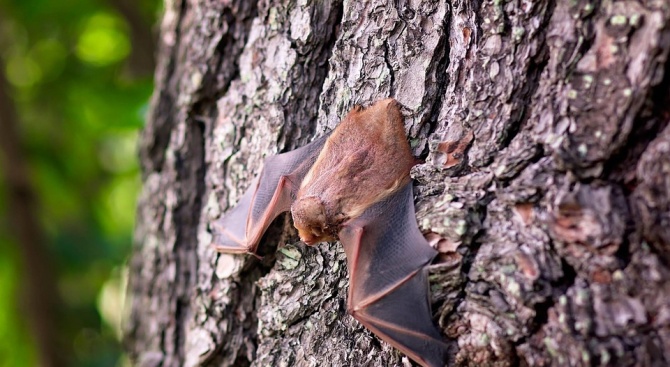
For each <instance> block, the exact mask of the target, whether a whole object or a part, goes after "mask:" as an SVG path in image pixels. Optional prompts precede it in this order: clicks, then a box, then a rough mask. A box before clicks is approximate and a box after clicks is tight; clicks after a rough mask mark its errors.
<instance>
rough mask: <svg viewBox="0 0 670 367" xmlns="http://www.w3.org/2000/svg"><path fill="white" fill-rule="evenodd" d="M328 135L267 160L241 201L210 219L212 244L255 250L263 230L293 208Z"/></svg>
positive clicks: (226, 248) (223, 248) (230, 249)
mask: <svg viewBox="0 0 670 367" xmlns="http://www.w3.org/2000/svg"><path fill="white" fill-rule="evenodd" d="M327 138H328V135H324V136H322V137H320V138H318V139H317V140H315V141H313V142H311V143H309V144H307V145H305V146H304V147H302V148H298V149H295V150H292V151H290V152H288V153H283V154H278V155H275V156H272V157H269V158H267V159H266V160H265V164H264V166H263V170H262V171H261V174H260V175H259V176H258V177H257V178H256V179H255V180H254V181H253V182H252V184H251V186H250V187H249V188H248V189H247V191H246V192H245V193H244V195H243V196H242V198H241V199H240V200H239V202H238V203H237V205H235V207H234V208H233V209H231V210H229V211H228V212H227V213H225V214H224V215H223V217H221V218H220V219H218V220H216V221H215V222H213V223H210V229H211V231H212V235H213V237H212V245H213V246H214V247H215V248H216V250H217V251H219V252H230V253H247V252H249V253H255V252H256V249H257V247H258V243H259V242H260V240H261V238H262V237H263V233H265V230H266V229H267V228H268V226H269V225H270V223H272V221H273V220H274V219H275V218H276V217H277V216H278V215H279V214H281V213H283V212H285V211H288V210H289V209H290V208H291V203H292V202H293V200H295V195H296V193H297V192H298V189H299V188H300V183H301V182H302V180H303V178H304V177H305V174H307V172H308V171H309V169H310V168H311V167H312V165H313V164H314V162H315V161H316V158H317V157H318V156H319V152H320V151H321V149H322V148H323V144H324V143H325V142H326V139H327Z"/></svg>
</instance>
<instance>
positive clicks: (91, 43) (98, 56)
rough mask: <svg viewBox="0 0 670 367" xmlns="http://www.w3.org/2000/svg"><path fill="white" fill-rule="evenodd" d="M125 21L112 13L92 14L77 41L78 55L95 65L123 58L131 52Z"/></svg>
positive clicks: (110, 62)
mask: <svg viewBox="0 0 670 367" xmlns="http://www.w3.org/2000/svg"><path fill="white" fill-rule="evenodd" d="M123 28H125V27H124V26H123V22H122V21H121V20H120V19H119V18H117V17H115V16H113V15H112V14H109V13H105V12H100V13H97V14H95V15H93V16H91V17H90V18H89V19H88V20H87V21H86V25H85V26H84V29H83V31H82V33H81V35H80V36H79V40H78V42H77V56H79V58H80V59H82V60H84V61H86V62H88V63H91V64H93V65H98V66H104V65H109V64H112V63H115V62H118V61H120V60H123V59H124V58H125V57H126V56H128V54H129V53H130V41H129V40H128V36H127V35H126V32H125V31H124V29H123Z"/></svg>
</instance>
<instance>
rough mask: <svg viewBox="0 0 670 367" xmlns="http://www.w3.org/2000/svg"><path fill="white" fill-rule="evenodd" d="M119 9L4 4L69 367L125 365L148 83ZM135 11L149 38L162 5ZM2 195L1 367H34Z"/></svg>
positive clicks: (7, 52)
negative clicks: (123, 337)
mask: <svg viewBox="0 0 670 367" xmlns="http://www.w3.org/2000/svg"><path fill="white" fill-rule="evenodd" d="M115 1H116V0H108V1H103V0H97V1H96V0H67V1H53V0H0V60H2V63H0V65H4V70H0V72H3V73H5V76H6V78H7V79H8V81H9V83H10V88H11V89H10V91H9V93H10V95H11V96H12V97H13V100H14V102H15V107H16V110H17V112H18V115H19V123H20V126H19V131H20V135H21V136H20V138H21V144H22V146H23V148H24V152H25V154H26V155H27V159H28V162H29V167H28V169H29V173H30V178H31V179H32V184H33V187H34V188H35V190H36V191H37V197H38V205H39V206H38V209H39V211H38V213H39V218H38V219H39V221H40V223H41V226H42V230H43V231H44V234H45V237H46V238H45V239H46V242H47V243H46V244H45V247H46V248H47V250H48V251H47V253H45V254H44V256H46V257H48V258H49V259H50V261H51V262H52V264H53V267H54V268H55V269H56V271H57V279H56V283H57V290H58V294H59V295H60V297H61V301H62V302H63V304H64V313H62V315H61V316H62V317H61V320H58V327H59V330H58V331H59V343H61V344H62V345H63V346H64V348H63V353H67V354H70V355H68V356H67V357H68V365H71V366H120V365H124V364H127V361H125V360H124V358H123V356H122V350H121V346H120V330H119V321H120V318H121V309H122V304H123V294H124V290H123V277H124V274H123V270H122V269H123V267H124V263H125V261H126V259H127V257H128V254H129V251H130V247H131V237H132V230H133V224H134V220H135V203H136V196H137V194H138V191H139V188H140V179H139V168H138V163H137V157H136V156H137V154H136V144H137V142H136V141H137V137H138V130H139V129H140V128H141V127H142V125H143V122H144V118H145V112H146V110H147V108H148V102H149V98H150V94H151V91H152V73H151V71H150V70H149V71H147V70H144V71H141V72H138V71H133V70H132V65H131V64H130V63H129V61H128V60H129V57H130V56H131V53H132V52H133V47H134V46H135V47H138V46H136V45H135V42H134V41H135V40H134V39H133V36H132V32H131V30H132V28H131V24H130V22H129V20H128V19H127V18H126V17H124V15H123V13H122V12H120V11H119V10H118V7H117V4H115V3H114V2H115ZM127 3H128V2H127ZM130 3H131V4H133V6H134V7H136V9H135V11H136V12H137V14H139V15H140V16H141V18H140V19H141V21H142V23H143V25H142V26H143V27H144V29H145V31H146V32H152V29H155V28H156V23H157V18H158V16H159V14H160V7H161V3H160V1H159V0H137V1H132V2H130ZM0 133H2V132H0ZM1 172H2V167H0V174H2V173H1ZM5 186H6V185H5V184H4V183H3V181H2V180H0V367H1V366H33V365H36V364H37V358H38V357H37V356H38V353H39V351H38V350H37V346H36V344H35V342H34V337H33V336H32V335H31V330H30V328H29V320H26V318H25V312H24V309H23V306H22V304H23V303H24V302H25V300H24V299H23V298H24V295H23V294H22V288H23V283H22V277H21V273H22V271H23V269H21V265H20V264H21V261H20V260H21V259H20V252H19V251H18V246H20V244H19V243H17V242H16V240H15V239H14V238H12V236H11V231H10V228H8V226H9V225H8V220H7V219H8V218H9V216H11V215H12V208H8V207H7V205H6V201H7V200H6V199H7V197H6V195H7V194H6V187H5ZM26 270H28V271H30V269H26Z"/></svg>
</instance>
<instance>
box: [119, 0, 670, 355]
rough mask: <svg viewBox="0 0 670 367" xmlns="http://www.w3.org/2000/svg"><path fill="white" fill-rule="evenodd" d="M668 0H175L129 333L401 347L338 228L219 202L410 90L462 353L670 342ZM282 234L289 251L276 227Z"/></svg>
mask: <svg viewBox="0 0 670 367" xmlns="http://www.w3.org/2000/svg"><path fill="white" fill-rule="evenodd" d="M669 22H670V8H669V7H668V3H667V1H666V0H657V1H653V0H648V1H594V2H589V1H582V0H573V1H555V0H551V1H550V0H536V1H530V0H528V1H525V0H517V1H498V0H490V1H481V2H479V1H452V2H450V3H448V2H445V1H437V0H399V1H393V2H387V1H381V0H370V1H351V0H349V1H344V2H342V1H339V0H330V1H329V0H319V1H314V0H300V1H293V0H265V1H260V2H252V1H247V0H228V1H225V0H224V1H202V0H200V1H198V0H191V1H184V0H173V1H167V3H166V12H165V15H164V18H163V23H162V26H161V37H160V43H161V46H160V49H159V54H158V60H159V64H158V69H157V72H156V92H155V96H154V99H153V104H152V110H151V114H150V117H149V120H148V124H147V126H146V128H145V130H144V133H143V135H142V142H141V160H142V166H143V168H144V177H143V178H144V191H143V193H142V195H141V198H140V203H139V211H138V213H139V215H138V216H139V219H138V225H137V230H136V246H135V249H134V254H133V256H132V260H131V263H130V274H131V276H130V285H129V295H130V299H131V301H130V304H129V306H130V307H129V310H130V314H129V317H128V320H127V324H126V343H127V347H128V350H129V352H130V355H131V356H132V358H133V359H134V360H135V361H136V363H137V364H138V365H140V366H158V365H161V366H181V365H185V366H193V365H207V366H210V365H211V366H246V365H249V364H252V365H255V366H275V365H276V366H293V365H297V366H322V365H332V366H364V365H366V366H389V365H402V363H405V362H406V360H405V362H403V356H402V355H401V354H399V353H398V352H396V351H394V350H393V349H392V348H391V347H389V346H388V345H387V344H385V343H383V342H380V341H379V340H378V339H377V338H376V337H375V336H373V335H372V334H370V333H369V332H368V331H367V330H365V329H364V328H363V327H361V326H360V325H359V324H358V323H357V322H356V321H355V320H354V319H353V318H352V317H350V316H349V315H347V313H346V309H345V297H346V289H347V286H348V282H347V277H346V263H345V258H344V253H343V251H342V249H341V247H340V246H339V244H336V243H333V244H322V245H319V246H316V247H306V246H304V245H303V244H301V243H299V242H298V241H297V238H296V236H295V232H293V231H292V230H291V226H290V220H289V219H288V217H283V219H282V220H279V221H278V222H281V223H277V224H276V225H275V226H274V227H273V229H272V230H271V231H270V233H269V234H268V235H267V236H266V238H265V241H264V244H263V245H262V246H263V248H264V251H265V252H266V253H267V254H268V256H266V257H265V259H264V260H263V261H262V262H260V261H258V260H256V259H255V258H253V257H249V256H231V255H222V254H216V253H215V252H214V251H213V250H212V249H211V248H210V247H209V242H210V235H209V232H208V227H207V223H208V222H209V221H210V220H212V219H215V218H217V217H218V216H220V215H221V213H223V212H224V211H225V210H226V209H227V208H230V207H231V206H232V205H234V204H235V202H236V200H237V199H238V198H239V197H240V195H241V193H243V192H244V190H245V189H246V188H247V186H248V184H249V183H250V180H251V179H252V178H253V177H254V175H255V174H256V173H258V172H259V169H260V167H261V164H262V161H263V158H264V157H266V156H268V155H271V154H275V153H278V152H284V151H288V150H291V149H293V148H295V147H299V146H302V145H304V144H305V143H307V142H309V141H311V140H312V139H313V138H314V137H315V136H318V135H321V134H323V133H324V132H325V131H327V130H328V129H332V128H333V127H334V126H335V125H336V124H337V122H338V121H339V119H340V117H342V116H343V114H344V113H346V112H347V111H348V110H349V109H350V108H351V107H352V106H353V105H354V104H357V103H358V104H364V105H367V104H369V103H371V102H373V101H375V100H377V99H381V98H385V97H389V96H392V97H395V98H396V99H397V100H398V101H399V102H400V103H401V104H402V105H403V106H404V107H403V108H404V110H403V112H404V114H405V116H406V127H407V131H408V134H409V139H410V141H411V144H412V147H413V150H414V152H415V154H416V155H418V156H421V157H422V158H424V159H425V163H423V164H420V165H418V166H416V167H415V168H414V169H413V170H412V175H413V177H414V178H415V179H416V182H417V184H416V185H417V186H416V188H415V192H416V193H417V198H416V202H417V211H418V213H417V217H418V222H419V225H420V227H421V229H422V230H423V231H425V232H429V231H432V232H434V233H436V234H438V235H440V236H441V237H442V240H441V241H439V246H440V248H441V251H442V252H443V254H442V255H440V259H439V260H440V262H441V263H440V264H439V265H436V266H435V268H434V269H432V270H431V274H432V275H431V287H432V294H433V298H434V300H433V303H434V311H435V318H436V320H437V321H438V322H439V324H440V326H441V329H442V330H443V332H444V334H445V338H447V340H448V341H449V343H451V344H452V345H453V346H454V348H455V349H454V350H455V352H454V355H453V359H452V361H450V363H453V364H459V365H496V366H514V365H522V366H523V365H533V366H547V365H555V366H563V365H575V366H580V365H584V366H589V365H598V366H609V365H622V366H624V365H638V366H663V365H667V364H668V363H670V282H669V279H670V269H669V268H668V266H670V255H668V254H670V127H668V120H669V119H670V93H668V92H669V90H668V89H669V86H670V76H669V75H668V74H669V73H668V71H670V63H669V62H668V58H667V56H668V51H669V50H670V23H669ZM278 245H279V247H280V248H279V250H278V251H277V252H276V256H275V255H273V254H274V253H275V248H276V247H277V246H278Z"/></svg>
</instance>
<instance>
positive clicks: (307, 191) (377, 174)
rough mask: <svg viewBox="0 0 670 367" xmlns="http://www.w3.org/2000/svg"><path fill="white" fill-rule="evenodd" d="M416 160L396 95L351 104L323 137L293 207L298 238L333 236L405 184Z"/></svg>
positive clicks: (313, 240)
mask: <svg viewBox="0 0 670 367" xmlns="http://www.w3.org/2000/svg"><path fill="white" fill-rule="evenodd" d="M414 163H415V160H414V157H413V156H412V152H411V150H410V147H409V144H408V143H407V139H406V137H405V127H404V124H403V117H402V114H401V113H400V109H399V107H398V103H397V102H396V101H395V100H394V99H391V98H389V99H385V100H382V101H379V102H377V103H375V104H374V105H372V106H370V107H369V108H367V109H362V108H361V107H356V108H354V109H353V110H351V112H349V114H347V116H346V117H345V118H344V119H343V120H342V122H341V123H340V124H339V125H338V126H337V128H336V129H335V131H333V133H332V134H331V135H330V137H329V138H328V141H326V143H325V145H324V147H323V150H322V151H321V153H320V154H319V157H318V158H317V160H316V163H314V165H313V166H312V168H311V169H310V170H309V172H308V173H307V175H306V176H305V179H304V180H303V182H302V184H301V186H300V190H299V191H298V195H297V198H296V201H295V202H294V203H293V205H292V206H291V214H292V215H293V221H294V224H295V227H296V228H297V229H298V233H299V235H300V239H301V240H302V241H304V242H305V243H307V244H314V243H317V242H321V241H328V240H333V239H335V238H336V237H337V233H338V232H339V230H340V228H341V225H342V224H343V223H344V222H345V221H347V220H349V219H351V218H356V217H357V216H359V215H360V214H361V213H363V211H365V209H367V208H368V207H370V205H372V204H374V203H376V202H378V201H380V200H382V199H383V198H385V197H386V196H388V195H389V194H391V193H393V192H395V191H397V190H398V189H399V188H401V187H403V186H404V185H405V184H406V183H407V182H408V181H409V179H410V177H409V170H410V168H412V166H413V165H414Z"/></svg>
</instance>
